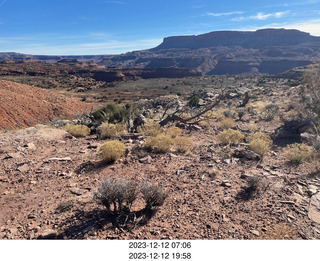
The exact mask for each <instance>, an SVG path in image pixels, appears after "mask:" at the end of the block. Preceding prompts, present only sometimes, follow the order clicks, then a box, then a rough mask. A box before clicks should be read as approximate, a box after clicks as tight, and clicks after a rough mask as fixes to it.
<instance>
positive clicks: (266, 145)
mask: <svg viewBox="0 0 320 261" xmlns="http://www.w3.org/2000/svg"><path fill="white" fill-rule="evenodd" d="M248 140H249V147H250V149H252V150H253V151H254V152H255V153H257V154H258V155H259V156H260V157H261V158H262V157H263V156H264V155H265V154H266V153H267V152H268V151H269V150H270V148H271V145H272V140H271V139H270V137H269V136H268V135H267V134H265V133H263V132H256V133H254V134H251V135H250V136H249V138H248Z"/></svg>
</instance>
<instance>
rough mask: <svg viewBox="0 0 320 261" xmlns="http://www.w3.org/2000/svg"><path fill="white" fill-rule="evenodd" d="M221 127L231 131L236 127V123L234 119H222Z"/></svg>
mask: <svg viewBox="0 0 320 261" xmlns="http://www.w3.org/2000/svg"><path fill="white" fill-rule="evenodd" d="M220 125H221V127H222V128H223V129H225V130H226V129H230V128H232V127H234V125H235V122H234V120H233V119H232V118H221V120H220Z"/></svg>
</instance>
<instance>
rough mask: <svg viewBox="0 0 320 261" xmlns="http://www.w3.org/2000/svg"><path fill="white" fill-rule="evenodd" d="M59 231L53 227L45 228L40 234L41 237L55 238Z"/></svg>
mask: <svg viewBox="0 0 320 261" xmlns="http://www.w3.org/2000/svg"><path fill="white" fill-rule="evenodd" d="M57 235H58V234H57V232H56V231H54V230H52V229H46V230H44V231H43V232H42V233H41V235H40V236H39V238H40V239H55V238H56V237H57Z"/></svg>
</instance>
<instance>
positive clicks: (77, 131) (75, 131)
mask: <svg viewBox="0 0 320 261" xmlns="http://www.w3.org/2000/svg"><path fill="white" fill-rule="evenodd" d="M63 129H64V130H65V131H67V132H69V133H70V134H71V135H72V136H74V137H86V136H88V135H89V134H90V129H89V128H88V127H87V126H85V125H71V124H68V125H66V126H64V127H63Z"/></svg>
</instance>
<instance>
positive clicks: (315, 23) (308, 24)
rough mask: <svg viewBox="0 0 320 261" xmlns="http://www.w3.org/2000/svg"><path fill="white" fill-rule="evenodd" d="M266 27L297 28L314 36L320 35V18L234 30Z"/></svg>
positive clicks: (252, 29) (242, 28)
mask: <svg viewBox="0 0 320 261" xmlns="http://www.w3.org/2000/svg"><path fill="white" fill-rule="evenodd" d="M264 28H284V29H296V30H300V31H302V32H306V33H310V34H311V35H314V36H320V19H313V20H309V21H302V22H296V23H272V24H266V25H264V26H256V27H255V26H247V27H241V28H237V29H234V30H241V31H255V30H258V29H264Z"/></svg>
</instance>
